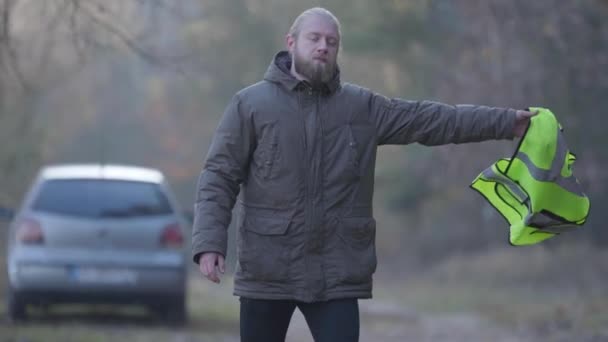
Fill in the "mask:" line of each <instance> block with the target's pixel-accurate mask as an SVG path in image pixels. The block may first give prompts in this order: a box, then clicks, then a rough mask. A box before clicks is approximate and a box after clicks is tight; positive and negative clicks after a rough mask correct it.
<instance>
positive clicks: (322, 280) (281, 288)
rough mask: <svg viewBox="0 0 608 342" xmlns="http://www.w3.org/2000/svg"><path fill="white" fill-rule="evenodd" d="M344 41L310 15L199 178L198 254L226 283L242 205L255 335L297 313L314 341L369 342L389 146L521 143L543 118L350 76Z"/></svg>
mask: <svg viewBox="0 0 608 342" xmlns="http://www.w3.org/2000/svg"><path fill="white" fill-rule="evenodd" d="M340 37H341V34H340V23H339V21H338V19H336V17H335V16H334V15H333V14H332V13H330V12H329V11H327V10H326V9H323V8H312V9H309V10H306V11H304V12H303V13H302V14H300V15H299V16H298V17H297V18H296V19H295V21H294V23H293V25H292V27H291V29H290V30H289V32H288V34H287V36H286V46H287V51H281V52H279V53H278V54H276V56H275V57H274V59H273V60H272V62H271V63H270V66H269V67H268V70H267V72H266V74H265V76H264V79H263V80H262V81H260V82H258V83H256V84H254V85H251V86H249V87H247V88H245V89H243V90H241V91H239V92H238V93H237V94H236V95H235V96H234V97H233V98H232V100H231V102H230V103H229V104H228V106H227V108H226V111H225V113H224V115H223V117H222V119H221V122H220V124H219V126H218V128H217V131H216V133H215V136H214V138H213V141H212V144H211V147H210V149H209V152H208V155H207V159H206V162H205V165H204V168H203V171H202V172H201V175H200V178H199V182H198V191H197V194H196V203H195V220H194V225H193V236H192V253H193V259H194V262H196V263H198V264H199V267H200V271H201V272H202V274H203V275H204V276H205V277H206V278H208V279H209V280H211V281H213V282H216V283H219V280H220V278H219V276H220V274H221V273H224V269H225V267H224V257H225V255H226V249H227V241H228V236H227V228H228V225H229V224H230V221H231V212H232V209H233V207H234V206H235V204H236V206H237V216H236V217H237V219H236V221H237V222H236V227H237V239H236V240H237V241H236V242H237V265H236V274H235V279H234V294H235V295H236V296H239V297H240V303H241V306H240V330H241V331H240V333H241V339H242V341H264V342H272V341H284V340H285V336H286V333H287V329H288V326H289V322H290V320H291V316H292V314H293V312H294V310H295V308H298V309H299V310H300V311H301V312H302V313H303V315H304V317H305V319H306V321H307V323H308V326H309V328H310V330H311V333H312V335H313V337H314V339H315V341H331V342H338V341H348V342H351V341H357V340H358V338H359V308H358V300H359V299H364V298H371V297H372V275H373V273H374V271H375V269H376V251H375V234H376V222H375V220H374V217H373V211H372V196H373V191H374V167H375V160H376V150H377V147H378V146H380V145H387V144H401V145H405V144H411V143H420V144H423V145H441V144H448V143H466V142H477V141H483V140H488V139H512V138H513V137H514V136H521V135H522V134H523V132H524V130H525V128H526V126H527V124H528V122H529V118H530V116H532V115H534V113H530V112H527V111H518V110H515V109H504V108H491V107H486V106H473V105H456V106H452V105H447V104H443V103H438V102H432V101H408V100H403V99H389V98H387V97H385V96H382V95H380V94H377V93H374V92H372V91H370V90H368V89H365V88H362V87H359V86H356V85H353V84H349V83H343V82H342V81H341V79H340V77H341V76H340V69H339V67H338V65H337V58H338V52H339V50H340Z"/></svg>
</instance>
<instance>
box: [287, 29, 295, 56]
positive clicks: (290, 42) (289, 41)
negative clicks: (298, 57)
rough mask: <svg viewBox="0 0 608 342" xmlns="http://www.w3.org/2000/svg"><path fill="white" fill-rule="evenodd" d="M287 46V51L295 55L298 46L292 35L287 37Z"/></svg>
mask: <svg viewBox="0 0 608 342" xmlns="http://www.w3.org/2000/svg"><path fill="white" fill-rule="evenodd" d="M285 45H286V47H287V50H288V51H289V52H290V53H293V49H294V46H295V45H296V39H295V38H294V37H293V36H292V35H290V34H288V35H287V36H285Z"/></svg>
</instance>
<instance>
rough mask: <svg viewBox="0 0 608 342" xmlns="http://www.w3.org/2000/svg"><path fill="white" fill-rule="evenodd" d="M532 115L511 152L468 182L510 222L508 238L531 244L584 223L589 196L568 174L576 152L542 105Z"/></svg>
mask: <svg viewBox="0 0 608 342" xmlns="http://www.w3.org/2000/svg"><path fill="white" fill-rule="evenodd" d="M530 110H531V111H538V115H536V116H534V117H532V118H531V120H530V125H529V127H528V130H527V131H526V134H525V135H524V137H523V138H522V140H521V142H520V144H519V146H518V148H517V150H516V152H515V154H514V156H513V157H512V158H505V159H501V160H499V161H497V162H496V163H494V164H493V165H492V166H490V167H489V168H488V169H486V170H484V171H483V172H482V173H481V174H480V175H479V176H477V178H476V179H475V180H474V181H473V183H472V184H471V187H472V188H473V189H475V190H476V191H478V192H479V193H480V194H481V195H482V196H483V197H485V198H486V199H487V200H488V202H490V204H492V206H494V208H496V210H498V212H499V213H500V214H501V215H502V216H503V217H504V218H505V219H506V220H507V221H508V222H509V224H510V226H511V227H510V236H509V241H510V242H511V244H513V245H529V244H534V243H538V242H540V241H543V240H545V239H548V238H550V237H552V236H555V235H556V234H559V233H562V232H567V231H570V230H572V229H574V228H576V227H577V226H580V225H582V224H583V223H585V220H586V219H587V215H588V214H589V198H588V197H587V196H586V195H585V193H584V192H583V191H582V187H581V185H580V184H579V182H578V180H577V179H576V178H575V177H574V176H573V174H572V166H573V164H574V161H575V160H576V156H575V155H574V154H572V153H570V151H568V146H567V145H566V141H565V139H564V136H563V134H562V129H561V127H560V125H559V123H558V122H557V120H556V118H555V116H554V115H553V113H552V112H551V111H550V110H548V109H546V108H530Z"/></svg>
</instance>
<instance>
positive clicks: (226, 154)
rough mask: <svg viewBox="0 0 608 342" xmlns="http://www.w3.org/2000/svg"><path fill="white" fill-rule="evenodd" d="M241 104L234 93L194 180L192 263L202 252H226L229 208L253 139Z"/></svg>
mask: <svg viewBox="0 0 608 342" xmlns="http://www.w3.org/2000/svg"><path fill="white" fill-rule="evenodd" d="M242 107H243V104H242V102H241V100H240V99H239V97H238V94H237V95H235V96H234V97H233V98H232V100H231V102H230V103H229V105H228V106H227V108H226V110H225V112H224V114H223V116H222V119H221V121H220V124H219V126H218V128H217V130H216V132H215V135H214V137H213V140H212V142H211V146H210V148H209V152H208V154H207V158H206V161H205V165H204V167H203V171H202V172H201V174H200V177H199V180H198V185H197V192H196V200H195V204H194V223H193V227H192V258H193V260H194V262H195V263H198V259H199V256H200V254H201V253H204V252H217V253H221V254H222V255H224V256H225V255H226V249H227V245H228V233H227V230H228V226H229V225H230V220H231V217H232V208H233V207H234V203H235V201H236V197H237V195H238V193H239V190H240V184H241V183H242V182H243V180H244V179H245V177H246V175H247V169H248V165H249V159H250V154H251V151H252V145H253V141H254V137H253V136H254V132H253V129H252V125H251V121H250V120H249V119H248V118H247V116H248V113H247V111H245V110H243V108H242Z"/></svg>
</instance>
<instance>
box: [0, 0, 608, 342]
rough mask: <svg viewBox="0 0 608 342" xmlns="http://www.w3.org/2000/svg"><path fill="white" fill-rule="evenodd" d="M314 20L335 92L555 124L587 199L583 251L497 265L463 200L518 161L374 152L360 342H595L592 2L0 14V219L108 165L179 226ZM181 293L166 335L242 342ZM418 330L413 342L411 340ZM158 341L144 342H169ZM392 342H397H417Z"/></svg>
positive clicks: (498, 256) (60, 6) (602, 32)
mask: <svg viewBox="0 0 608 342" xmlns="http://www.w3.org/2000/svg"><path fill="white" fill-rule="evenodd" d="M317 5H320V6H323V7H326V8H328V9H329V10H331V11H332V12H333V13H334V14H335V15H336V16H337V17H338V18H339V19H340V20H341V23H342V32H343V36H342V43H341V44H342V50H341V53H340V57H339V64H340V67H341V71H342V79H343V81H346V82H352V83H356V84H360V85H362V86H365V87H368V88H371V89H373V90H375V91H378V92H380V93H382V94H384V95H387V96H391V97H401V98H406V99H412V100H423V99H430V100H436V101H441V102H446V103H451V104H460V103H472V104H484V105H490V106H500V107H511V108H518V109H524V108H526V107H531V106H542V107H548V108H550V109H552V110H553V112H554V113H555V114H556V116H557V118H558V120H559V121H560V122H561V124H562V126H563V127H564V133H565V137H566V139H567V142H568V145H569V147H570V148H571V149H572V151H573V152H574V153H576V155H577V160H576V163H575V165H574V174H575V176H576V177H577V178H578V179H579V180H580V182H581V184H582V185H583V187H584V189H585V191H586V193H587V194H588V196H589V197H590V199H591V213H590V216H589V219H588V221H587V223H586V224H585V226H584V227H582V228H580V229H579V230H578V231H576V232H572V233H567V234H562V235H560V236H557V237H554V238H552V239H550V240H548V241H545V242H543V243H541V244H539V245H535V246H528V247H511V246H509V244H508V226H507V224H506V222H505V221H504V219H502V218H501V217H500V216H499V215H498V214H497V213H496V212H495V211H494V209H493V208H492V207H490V206H489V205H488V204H487V203H486V202H485V201H484V200H482V198H481V196H479V195H478V194H476V193H475V192H474V191H473V190H471V189H469V187H468V186H469V184H470V182H471V181H472V180H473V179H474V178H475V177H476V176H477V175H478V174H479V173H480V172H481V171H482V170H483V169H485V168H486V167H488V166H489V165H490V164H492V163H493V162H494V161H496V160H497V159H499V158H502V157H509V156H511V153H512V152H513V151H514V149H515V147H516V146H517V145H516V143H517V142H516V141H512V142H509V141H500V142H484V143H479V144H467V145H458V146H456V145H448V146H441V147H433V148H429V147H423V146H418V145H410V146H406V147H403V146H387V147H381V148H380V149H379V155H378V162H377V170H376V193H375V197H374V201H375V215H376V219H377V222H378V230H377V239H376V243H377V249H378V257H379V266H378V271H377V273H376V277H375V279H376V282H375V292H374V294H375V297H376V299H374V301H377V302H378V303H384V301H386V302H392V303H393V304H394V303H398V304H399V305H398V306H397V309H394V310H393V309H390V308H389V309H386V308H385V307H382V306H380V305H378V306H379V307H380V309H378V310H380V314H377V312H376V311H374V310H376V309H369V311H368V312H367V313H366V311H365V310H363V311H362V312H363V313H362V315H363V318H362V322H363V328H362V329H363V330H365V331H368V332H369V333H370V334H371V333H373V332H374V331H376V330H378V331H380V332H379V334H381V333H383V332H386V331H398V329H397V328H396V327H395V326H391V322H392V323H394V324H396V325H403V321H404V320H405V321H408V322H410V323H411V321H412V318H411V317H416V319H414V321H415V322H418V323H419V322H421V321H424V320H423V319H421V318H420V317H436V316H426V315H445V314H447V313H449V314H451V315H456V316H450V317H456V321H455V322H457V324H456V323H453V324H454V326H462V325H465V326H466V325H467V324H469V325H470V324H477V321H474V318H471V317H473V316H469V314H470V315H474V317H478V316H482V317H486V318H490V319H491V321H492V322H493V324H496V326H497V327H496V328H494V329H495V330H492V331H491V332H490V333H489V334H490V335H487V336H491V337H487V338H488V339H486V340H499V339H497V338H495V337H496V336H503V335H502V334H503V333H504V334H507V332H508V333H514V334H521V335H517V336H520V337H521V336H525V337H526V338H530V339H531V340H538V341H545V340H547V341H548V340H552V341H555V340H559V341H561V340H562V339H563V341H572V340H574V337H576V338H577V339H576V340H581V341H582V340H585V339H589V340H594V341H595V340H596V339H597V340H600V339H601V338H606V339H608V328H607V327H608V287H607V286H606V285H605V284H606V281H607V280H608V252H607V251H606V246H607V245H608V230H607V229H606V224H605V222H606V221H607V220H608V211H607V210H606V203H607V202H608V189H607V185H608V172H606V170H605V168H606V167H607V166H608V149H606V146H607V144H608V135H607V134H606V120H605V117H604V116H605V115H606V114H607V110H608V109H607V108H608V1H605V0H580V1H560V0H535V1H499V0H485V1H484V0H469V1H448V0H411V1H406V0H401V1H400V0H391V1H371V0H351V1H346V0H328V1H310V2H305V1H279V0H180V1H163V0H147V1H146V0H139V1H137V0H122V1H119V0H80V1H79V0H45V1H41V0H0V175H1V178H0V206H3V207H9V208H16V207H18V205H19V204H20V201H21V199H22V197H23V195H24V191H25V190H26V189H27V187H28V186H29V183H30V182H31V180H32V179H33V177H34V175H35V174H36V172H37V171H38V170H39V168H40V167H41V166H43V165H48V164H57V163H82V162H95V163H99V162H103V163H120V164H129V165H140V166H147V167H153V168H157V169H160V170H161V171H162V172H164V173H165V174H166V176H167V177H168V179H169V182H170V184H171V185H172V187H173V189H174V191H175V192H176V194H177V197H178V199H179V202H180V204H181V205H182V208H183V209H185V210H191V209H192V206H193V200H194V194H195V185H196V180H197V177H198V175H199V172H200V171H201V168H202V165H203V163H204V159H205V155H206V153H207V149H208V147H209V143H210V141H211V139H212V135H213V132H214V130H215V128H216V126H217V124H218V121H219V118H220V116H221V114H222V112H223V110H224V107H225V105H226V104H227V102H228V100H229V99H230V98H231V97H232V95H233V94H234V93H235V92H236V91H238V90H239V89H241V88H243V87H245V86H248V85H250V84H252V83H255V82H257V81H259V80H260V79H261V78H262V76H263V73H264V71H265V70H266V68H267V67H268V64H269V63H270V62H271V60H272V57H273V56H274V54H275V53H276V52H277V51H278V50H280V49H284V36H285V34H286V32H287V30H288V29H289V26H290V25H291V23H292V22H293V20H294V19H295V17H296V16H297V15H298V14H299V13H300V12H302V11H303V10H305V9H307V8H310V7H313V6H317ZM2 227H3V228H4V227H5V226H2ZM186 232H187V233H189V232H190V227H186ZM0 236H1V237H2V239H5V235H0ZM231 238H232V241H231V242H234V234H232V235H231ZM2 246H4V243H3V244H2ZM188 247H189V246H188ZM230 250H231V251H233V247H232V245H231V247H230ZM229 263H230V265H229V269H230V270H231V269H232V268H233V264H234V258H233V256H232V255H230V256H229ZM2 266H3V267H4V264H3V265H2ZM193 270H194V271H196V270H195V269H194V268H193ZM4 277H5V276H4V275H3V276H2V278H4ZM192 278H193V280H192V283H193V285H192V287H193V289H192V290H191V291H190V294H189V295H190V297H191V301H190V303H189V305H190V312H191V316H192V322H191V323H190V325H189V327H186V328H185V330H184V332H181V333H182V334H190V335H188V336H191V338H192V339H193V340H196V338H197V336H198V338H200V340H205V341H208V340H213V339H212V338H211V337H210V335H209V336H208V335H201V334H208V333H209V329H211V330H213V329H214V328H215V329H219V330H221V331H223V332H222V334H220V335H221V336H224V337H221V338H225V339H221V338H220V337H217V340H230V339H229V338H230V336H232V335H234V334H237V335H238V329H237V328H235V327H236V326H235V325H234V324H235V323H234V322H236V319H237V317H238V311H237V309H238V300H237V299H236V298H233V297H230V291H231V287H232V284H231V280H230V276H229V275H228V277H227V278H226V279H225V280H224V281H223V282H222V284H221V285H220V288H221V290H218V289H217V287H213V286H212V285H209V284H207V283H204V282H202V281H201V279H200V276H199V275H198V274H197V273H196V272H193V273H192ZM197 296H198V297H197ZM205 296H207V297H217V298H215V299H213V298H212V299H206V298H202V297H205ZM222 296H223V297H222ZM220 297H221V299H218V298H220ZM207 300H209V301H211V302H212V303H215V304H213V305H206V304H205V303H207ZM383 300H384V301H383ZM202 307H204V308H202ZM226 307H228V309H225V308H226ZM209 308H211V309H209ZM391 308H392V307H391ZM383 310H384V311H383ZM391 310H392V311H391ZM395 310H396V311H397V312H398V314H394V312H393V311H395ZM462 312H466V313H467V314H466V316H462V315H463V314H462ZM391 313H393V316H391ZM395 315H396V316H395ZM459 315H460V316H459ZM385 316H386V317H389V316H390V317H389V318H386V317H385ZM395 317H397V318H395ZM404 317H405V318H404ZM408 317H409V318H408ZM441 317H444V316H441ZM467 319H473V323H471V321H468V320H467ZM209 322H213V323H209ZM218 322H219V323H218ZM378 322H380V323H378ZM415 322H414V323H411V327H410V331H417V330H416V329H422V328H420V325H416V324H418V323H415ZM449 322H452V321H449ZM449 322H447V323H446V322H443V323H444V324H445V325H446V326H449V324H450V323H449ZM463 322H464V323H463ZM85 323H86V324H89V323H88V322H85ZM45 324H46V323H44V322H42V323H41V327H36V328H35V329H34V328H32V329H29V328H27V327H22V328H21V329H15V327H13V326H11V325H10V324H8V323H7V324H4V325H2V326H0V336H2V334H5V335H6V336H9V337H11V336H12V337H14V338H18V337H19V336H26V337H27V336H29V337H27V338H30V340H37V339H36V338H37V337H36V336H38V335H36V334H37V333H40V334H42V335H40V336H45V338H46V340H49V339H48V338H51V339H50V340H53V339H52V338H54V337H53V336H55V335H53V333H51V331H50V330H49V331H46V330H44V329H45V328H44V327H45ZM83 324H84V323H83ZM438 324H439V323H438ZM86 326H87V325H85V328H82V327H81V328H79V329H81V330H82V331H83V334H85V333H86V334H92V333H93V332H92V331H95V333H99V334H100V336H102V337H100V339H101V340H103V338H105V336H106V335H105V332H103V331H102V332H100V331H101V330H103V329H101V330H100V329H99V327H98V326H96V325H94V324H93V325H92V326H91V327H89V328H86ZM108 326H109V327H110V328H111V327H112V325H108ZM108 326H106V325H104V326H103V327H104V328H106V327H108ZM218 327H219V328H218ZM36 329H38V332H35V331H36ZM41 329H42V331H43V332H40V331H41ZM87 329H89V330H87ZM391 329H393V330H391ZM432 329H435V328H432ZM438 329H439V328H438ZM98 330H99V331H98ZM144 330H147V327H145V326H144V327H136V328H134V330H128V331H123V330H121V333H122V334H123V335H119V336H121V337H119V338H118V340H124V339H127V338H131V337H127V336H135V335H129V334H137V333H139V331H144ZM363 330H362V331H363ZM33 331H34V332H33ZM76 331H80V330H78V329H76ZM55 333H57V332H55ZM163 333H166V334H168V335H162V334H161V335H159V336H163V337H162V338H161V337H159V338H161V339H159V341H161V340H163V341H166V340H169V339H170V338H172V337H173V336H174V335H172V334H171V333H170V332H163ZM304 333H305V332H304ZM478 333H479V335H477V336H486V335H483V333H482V332H479V331H478ZM57 334H59V333H57ZM74 334H76V335H74ZM291 334H292V335H290V336H292V338H293V340H294V341H296V340H298V338H300V337H299V336H300V335H299V334H298V333H297V332H294V333H291ZM395 334H397V333H395ZM401 334H402V335H395V336H397V337H396V339H395V340H400V341H402V340H406V338H407V337H410V338H412V340H414V341H416V340H423V339H422V338H420V339H416V338H415V337H412V336H414V335H407V334H408V333H407V332H401ZM429 334H431V333H429ZM492 334H499V335H492ZM393 335H394V334H393ZM431 335H432V334H431ZM431 335H429V336H431ZM49 336H51V337H49ZM66 336H67V337H66ZM78 336H80V335H77V333H71V334H69V335H61V336H59V335H58V337H56V338H57V340H58V341H60V340H61V341H66V340H74V341H80V340H81V339H79V337H78ZM201 336H202V337H201ZM218 336H219V335H218ZM365 336H366V335H364V334H363V335H362V337H365ZM373 336H374V335H370V336H368V338H369V340H373V339H375V340H387V341H392V340H391V339H388V338H387V339H383V338H384V337H378V336H384V335H378V336H375V337H373ZM387 336H388V335H387ZM391 336H392V335H391ZM416 336H422V335H416ZM424 336H426V335H424ZM432 336H435V335H432ZM142 338H143V337H142ZM151 338H153V337H152V336H148V337H145V339H144V340H151ZM474 338H475V336H472V337H470V338H469V339H468V340H469V341H471V340H475V339H474ZM594 338H595V339H594ZM9 340H11V339H9ZM303 340H304V341H306V340H310V338H308V339H306V337H305V338H304V339H303ZM429 340H432V341H434V340H435V339H432V338H430V339H429ZM436 340H441V339H436ZM447 340H449V339H447ZM479 340H480V341H482V340H484V338H483V337H482V338H480V339H479ZM515 340H519V339H515ZM521 340H523V337H522V339H521ZM601 340H602V341H604V339H601ZM11 341H12V340H11ZM20 341H21V340H20ZM28 341H29V340H28ZM298 341H299V340H298Z"/></svg>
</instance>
